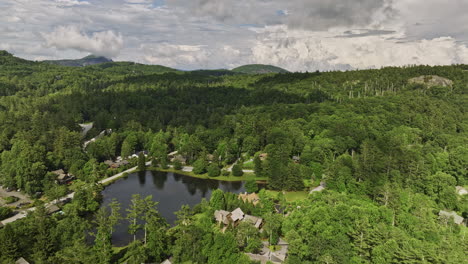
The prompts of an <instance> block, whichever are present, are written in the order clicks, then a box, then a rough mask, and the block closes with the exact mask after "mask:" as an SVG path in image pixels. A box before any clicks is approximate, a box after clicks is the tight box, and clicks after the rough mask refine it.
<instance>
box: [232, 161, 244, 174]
mask: <svg viewBox="0 0 468 264" xmlns="http://www.w3.org/2000/svg"><path fill="white" fill-rule="evenodd" d="M232 175H234V176H237V177H240V176H242V175H244V172H243V171H242V166H241V165H239V164H237V163H236V164H235V165H234V166H233V167H232Z"/></svg>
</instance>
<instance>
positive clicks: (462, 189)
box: [455, 186, 468, 195]
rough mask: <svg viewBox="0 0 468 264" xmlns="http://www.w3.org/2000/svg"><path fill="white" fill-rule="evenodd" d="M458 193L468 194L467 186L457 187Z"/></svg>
mask: <svg viewBox="0 0 468 264" xmlns="http://www.w3.org/2000/svg"><path fill="white" fill-rule="evenodd" d="M455 189H456V191H457V193H458V195H466V194H468V190H466V189H465V188H463V187H462V186H457V187H455Z"/></svg>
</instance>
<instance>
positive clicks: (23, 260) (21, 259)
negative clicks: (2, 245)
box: [15, 258, 29, 264]
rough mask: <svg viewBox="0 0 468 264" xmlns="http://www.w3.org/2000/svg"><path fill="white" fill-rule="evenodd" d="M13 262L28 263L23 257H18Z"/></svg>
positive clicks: (16, 263)
mask: <svg viewBox="0 0 468 264" xmlns="http://www.w3.org/2000/svg"><path fill="white" fill-rule="evenodd" d="M15 264H29V262H27V261H26V260H25V259H24V258H19V259H18V260H17V261H16V262H15Z"/></svg>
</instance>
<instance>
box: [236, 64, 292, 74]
mask: <svg viewBox="0 0 468 264" xmlns="http://www.w3.org/2000/svg"><path fill="white" fill-rule="evenodd" d="M232 71H233V72H239V73H247V74H264V73H287V72H289V71H287V70H285V69H282V68H280V67H276V66H273V65H264V64H249V65H244V66H240V67H237V68H234V69H232Z"/></svg>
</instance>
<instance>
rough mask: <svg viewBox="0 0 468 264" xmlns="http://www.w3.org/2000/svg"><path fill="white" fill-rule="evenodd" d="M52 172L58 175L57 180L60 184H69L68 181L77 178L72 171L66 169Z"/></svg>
mask: <svg viewBox="0 0 468 264" xmlns="http://www.w3.org/2000/svg"><path fill="white" fill-rule="evenodd" d="M52 173H53V174H55V175H57V178H56V180H55V181H56V183H58V184H67V183H69V182H70V181H71V180H73V179H74V178H75V177H74V176H73V175H71V174H70V173H65V171H64V170H62V169H60V170H55V171H52Z"/></svg>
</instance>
